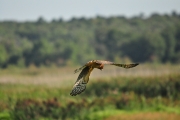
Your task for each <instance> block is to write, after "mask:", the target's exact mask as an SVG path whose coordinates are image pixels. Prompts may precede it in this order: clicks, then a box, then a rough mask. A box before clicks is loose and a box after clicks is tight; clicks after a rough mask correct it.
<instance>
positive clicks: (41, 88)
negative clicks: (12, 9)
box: [0, 64, 180, 120]
mask: <svg viewBox="0 0 180 120" xmlns="http://www.w3.org/2000/svg"><path fill="white" fill-rule="evenodd" d="M78 67H79V66H77V68H78ZM75 69H76V67H61V68H56V67H49V68H47V67H40V68H37V67H35V66H30V67H29V68H24V69H23V68H22V69H20V68H14V67H10V68H7V69H2V70H1V72H0V120H1V119H2V120H26V119H28V120H63V119H67V120H74V119H77V120H112V119H113V120H178V119H180V65H170V64H166V65H165V64H162V65H159V64H144V65H143V64H140V65H139V66H137V67H135V68H132V69H123V68H118V67H114V66H105V69H103V70H102V71H100V70H94V71H93V72H92V74H91V76H90V81H89V83H88V84H87V87H86V90H85V91H84V92H83V93H82V94H80V95H77V96H75V97H74V96H70V94H69V93H70V92H71V89H72V86H73V85H74V82H75V81H76V79H77V77H78V74H79V73H77V74H74V70H75Z"/></svg>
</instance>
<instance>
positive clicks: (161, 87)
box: [83, 75, 180, 99]
mask: <svg viewBox="0 0 180 120" xmlns="http://www.w3.org/2000/svg"><path fill="white" fill-rule="evenodd" d="M179 78H180V75H165V76H161V77H146V78H143V77H132V78H130V77H128V78H120V79H118V78H112V80H111V81H110V80H108V81H104V80H101V79H100V80H97V81H98V83H97V82H93V83H92V84H91V85H89V86H88V87H87V88H88V89H86V91H85V93H86V94H83V95H95V96H106V95H109V94H119V93H121V92H123V93H125V92H131V91H133V92H135V93H136V94H138V95H144V96H146V97H157V96H162V97H171V98H174V99H176V98H178V97H180V93H179V91H180V79H179Z"/></svg>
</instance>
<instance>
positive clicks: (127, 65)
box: [95, 60, 139, 68]
mask: <svg viewBox="0 0 180 120" xmlns="http://www.w3.org/2000/svg"><path fill="white" fill-rule="evenodd" d="M95 62H96V63H101V64H104V65H115V66H118V67H123V68H132V67H135V66H137V65H139V63H132V64H118V63H114V62H110V61H105V60H96V61H95Z"/></svg>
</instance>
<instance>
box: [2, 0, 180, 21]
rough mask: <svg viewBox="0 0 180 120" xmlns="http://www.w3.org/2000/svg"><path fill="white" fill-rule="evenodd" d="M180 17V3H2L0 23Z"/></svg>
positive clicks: (132, 0)
mask: <svg viewBox="0 0 180 120" xmlns="http://www.w3.org/2000/svg"><path fill="white" fill-rule="evenodd" d="M172 11H176V12H177V13H178V14H180V0H0V21H6V20H14V21H36V20H37V19H38V18H39V17H43V18H44V19H45V20H47V21H51V20H52V19H60V18H62V19H63V20H70V19H71V18H73V17H76V18H81V17H85V18H92V17H96V16H97V15H99V16H104V17H111V16H125V17H133V16H137V15H140V14H142V13H143V15H144V16H145V17H148V16H150V15H151V14H153V13H158V14H171V13H172Z"/></svg>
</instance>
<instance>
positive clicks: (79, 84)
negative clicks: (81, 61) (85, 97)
mask: <svg viewBox="0 0 180 120" xmlns="http://www.w3.org/2000/svg"><path fill="white" fill-rule="evenodd" d="M92 70H93V69H92V68H90V67H85V68H84V69H83V70H82V71H81V73H80V74H79V76H78V78H77V80H76V82H75V85H74V86H73V88H72V91H71V93H70V95H72V96H76V95H77V94H80V93H82V92H83V91H84V90H85V89H86V84H87V83H88V81H89V76H90V73H91V71H92Z"/></svg>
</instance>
